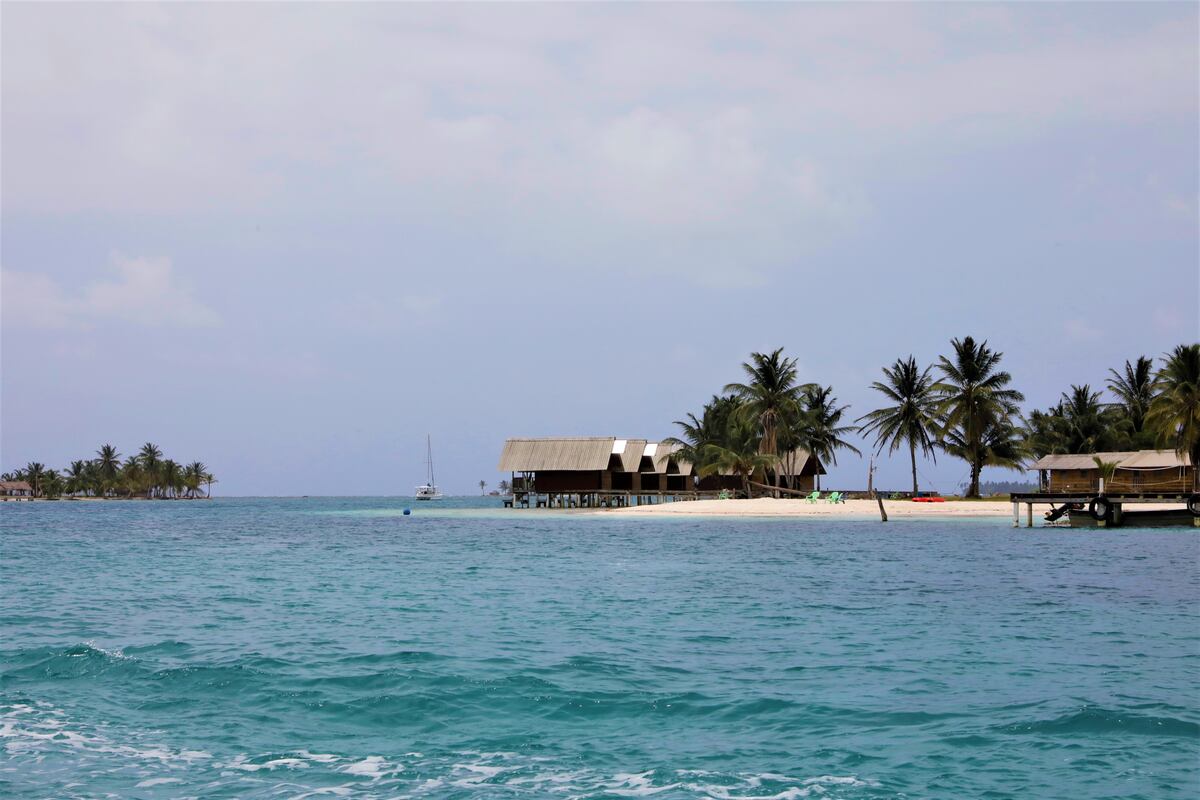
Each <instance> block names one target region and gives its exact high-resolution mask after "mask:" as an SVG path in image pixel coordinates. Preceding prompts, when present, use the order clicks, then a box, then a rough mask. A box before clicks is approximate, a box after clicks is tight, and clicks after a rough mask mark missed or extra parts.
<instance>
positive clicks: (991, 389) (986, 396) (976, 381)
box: [934, 336, 1025, 497]
mask: <svg viewBox="0 0 1200 800" xmlns="http://www.w3.org/2000/svg"><path fill="white" fill-rule="evenodd" d="M951 345H952V346H953V348H954V355H953V357H952V358H947V357H946V356H940V357H939V358H938V364H937V367H938V370H939V371H940V372H941V373H942V377H941V380H939V381H938V382H937V383H936V384H934V390H935V391H936V392H937V394H938V398H939V403H938V413H939V415H940V417H941V435H940V437H939V438H940V439H941V440H942V442H943V443H945V442H946V441H947V437H948V436H950V435H951V434H953V436H954V437H955V438H956V442H955V443H954V447H953V450H951V448H950V447H946V450H947V452H952V453H953V454H954V455H956V456H958V457H959V458H962V459H963V460H965V461H966V462H967V463H968V464H969V465H970V468H971V479H970V483H969V484H968V488H967V496H968V497H978V496H979V474H980V472H981V471H982V470H983V467H984V466H985V463H987V461H988V457H989V456H988V444H987V441H986V440H987V438H988V436H990V435H996V434H998V433H1004V434H1007V432H1008V431H1009V430H1012V431H1015V430H1016V428H1015V426H1014V425H1012V418H1013V417H1014V416H1016V415H1017V413H1018V412H1017V403H1020V402H1022V401H1023V400H1024V399H1025V396H1024V395H1023V394H1021V393H1020V392H1018V391H1016V390H1015V389H1010V388H1008V385H1009V384H1010V383H1011V382H1012V376H1011V375H1009V374H1008V373H1007V372H1004V371H1003V370H1000V369H999V365H1000V361H1001V359H1002V358H1003V357H1004V354H1003V353H999V352H996V351H994V350H992V349H991V348H989V347H988V346H987V341H983V342H976V341H975V340H974V339H973V338H972V337H970V336H967V337H965V338H963V339H961V340H960V339H954V340H952V341H951Z"/></svg>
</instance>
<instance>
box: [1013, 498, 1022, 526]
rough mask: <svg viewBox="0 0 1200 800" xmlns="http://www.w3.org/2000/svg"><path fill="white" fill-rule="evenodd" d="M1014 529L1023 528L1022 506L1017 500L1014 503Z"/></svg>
mask: <svg viewBox="0 0 1200 800" xmlns="http://www.w3.org/2000/svg"><path fill="white" fill-rule="evenodd" d="M1013 527H1014V528H1019V527H1021V504H1020V503H1018V502H1017V501H1016V500H1014V501H1013Z"/></svg>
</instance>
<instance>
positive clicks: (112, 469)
mask: <svg viewBox="0 0 1200 800" xmlns="http://www.w3.org/2000/svg"><path fill="white" fill-rule="evenodd" d="M120 459H121V454H120V453H118V452H117V448H115V447H113V446H112V445H111V444H106V445H102V446H101V447H100V449H99V450H97V451H96V473H97V476H98V477H99V479H100V494H102V495H103V494H108V492H109V490H110V489H111V488H112V487H113V486H115V485H116V482H117V474H118V473H119V472H120V469H121V461H120Z"/></svg>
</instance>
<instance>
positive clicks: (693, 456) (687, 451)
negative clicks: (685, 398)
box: [663, 395, 758, 474]
mask: <svg viewBox="0 0 1200 800" xmlns="http://www.w3.org/2000/svg"><path fill="white" fill-rule="evenodd" d="M740 407H741V404H740V403H739V402H738V400H737V398H736V397H733V396H732V395H725V396H718V395H713V397H712V399H711V400H710V401H708V402H707V403H705V404H704V408H703V409H702V410H701V412H700V417H699V418H697V417H696V415H695V414H688V415H687V417H686V418H684V419H682V420H675V424H676V425H677V426H679V428H680V431H681V434H682V436H681V437H675V436H670V437H667V438H666V439H663V444H668V445H673V446H674V447H675V450H674V452H673V455H674V457H675V459H676V461H684V462H687V463H688V464H691V465H692V466H693V467H694V468H695V469H696V472H697V474H699V471H700V469H701V468H702V467H704V466H706V465H707V464H709V463H710V462H711V461H712V460H713V458H714V456H713V454H712V453H713V451H712V448H713V447H726V446H728V445H729V444H730V439H729V433H730V426H731V425H732V423H733V420H734V417H735V416H736V415H737V414H738V411H739V408H740ZM757 446H758V443H757V442H755V447H756V448H757Z"/></svg>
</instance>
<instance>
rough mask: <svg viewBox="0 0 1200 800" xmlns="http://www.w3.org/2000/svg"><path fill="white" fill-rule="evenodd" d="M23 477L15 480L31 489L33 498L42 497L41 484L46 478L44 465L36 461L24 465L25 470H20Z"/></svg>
mask: <svg viewBox="0 0 1200 800" xmlns="http://www.w3.org/2000/svg"><path fill="white" fill-rule="evenodd" d="M21 473H22V475H23V477H21V478H18V479H17V480H23V481H25V482H27V483H28V484H29V486H30V487H31V488H32V489H33V496H34V497H41V496H42V489H43V488H44V487H43V486H42V482H43V480H44V479H45V477H46V465H45V464H41V463H39V462H37V461H30V462H29V463H28V464H26V465H25V469H23V470H21Z"/></svg>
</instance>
